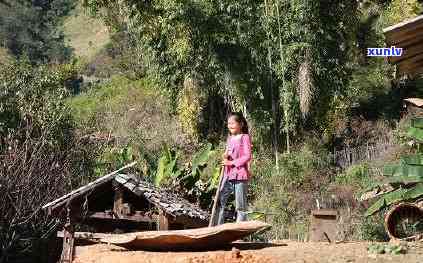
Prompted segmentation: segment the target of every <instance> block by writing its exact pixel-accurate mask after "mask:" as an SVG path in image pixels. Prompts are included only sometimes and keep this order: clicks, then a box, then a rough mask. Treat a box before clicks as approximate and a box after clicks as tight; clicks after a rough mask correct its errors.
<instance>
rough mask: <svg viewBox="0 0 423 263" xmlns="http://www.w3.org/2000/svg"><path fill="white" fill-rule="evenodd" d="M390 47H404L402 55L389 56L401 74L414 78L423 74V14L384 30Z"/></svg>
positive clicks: (389, 59)
mask: <svg viewBox="0 0 423 263" xmlns="http://www.w3.org/2000/svg"><path fill="white" fill-rule="evenodd" d="M383 33H384V35H385V42H386V44H387V46H388V47H392V46H395V47H396V48H402V49H403V53H402V56H399V57H394V56H393V57H388V61H389V62H390V63H392V64H395V65H396V66H397V73H398V75H399V76H404V75H407V76H408V77H410V78H414V77H417V76H420V75H422V74H423V15H420V16H418V17H416V18H413V19H410V20H407V21H404V22H401V23H399V24H396V25H393V26H390V27H388V28H385V29H384V30H383Z"/></svg>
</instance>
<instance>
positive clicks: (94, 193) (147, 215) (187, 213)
mask: <svg viewBox="0 0 423 263" xmlns="http://www.w3.org/2000/svg"><path fill="white" fill-rule="evenodd" d="M43 209H45V210H46V211H48V214H49V215H51V216H54V217H57V218H61V219H64V220H65V222H66V224H65V225H64V228H63V231H59V232H58V236H59V237H63V249H62V254H61V259H60V262H71V261H72V258H73V254H74V245H75V244H74V242H75V240H74V235H73V233H74V231H75V227H76V226H77V227H78V228H79V230H81V229H83V230H85V231H89V232H92V233H125V232H133V231H142V230H154V229H157V230H176V229H189V228H197V227H203V226H207V225H208V218H209V214H208V213H207V212H205V211H203V210H201V209H200V208H199V207H197V206H195V205H193V204H191V203H190V202H188V201H187V200H185V199H183V198H181V197H179V196H177V195H175V194H173V193H170V192H168V191H165V190H162V189H158V188H156V187H154V186H153V185H151V184H149V183H147V182H145V181H143V180H141V179H140V178H139V177H138V176H136V175H130V174H113V173H112V174H109V175H106V176H103V177H101V178H99V179H97V180H95V181H93V182H91V183H89V184H87V185H85V186H82V187H80V188H78V189H76V190H74V191H72V192H70V193H68V194H66V195H64V196H62V197H60V198H58V199H56V200H54V201H52V202H50V203H48V204H46V205H44V206H43Z"/></svg>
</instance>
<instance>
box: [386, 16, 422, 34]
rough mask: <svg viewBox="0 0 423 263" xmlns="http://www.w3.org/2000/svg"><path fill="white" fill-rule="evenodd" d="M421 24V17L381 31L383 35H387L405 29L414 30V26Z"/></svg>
mask: <svg viewBox="0 0 423 263" xmlns="http://www.w3.org/2000/svg"><path fill="white" fill-rule="evenodd" d="M421 23H423V15H420V16H417V17H415V18H412V19H408V20H405V21H402V22H401V23H398V24H395V25H393V26H389V27H386V28H384V29H383V33H384V34H387V33H393V32H398V31H401V30H404V28H405V27H408V28H414V27H415V26H416V25H419V24H421Z"/></svg>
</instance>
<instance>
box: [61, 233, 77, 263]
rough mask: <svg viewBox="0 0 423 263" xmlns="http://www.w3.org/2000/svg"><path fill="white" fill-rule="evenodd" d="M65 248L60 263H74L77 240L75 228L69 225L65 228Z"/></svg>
mask: <svg viewBox="0 0 423 263" xmlns="http://www.w3.org/2000/svg"><path fill="white" fill-rule="evenodd" d="M62 233H63V248H62V254H61V256H60V260H59V263H72V261H73V255H74V248H75V238H74V232H73V226H71V225H67V226H65V227H64V228H63V232H62Z"/></svg>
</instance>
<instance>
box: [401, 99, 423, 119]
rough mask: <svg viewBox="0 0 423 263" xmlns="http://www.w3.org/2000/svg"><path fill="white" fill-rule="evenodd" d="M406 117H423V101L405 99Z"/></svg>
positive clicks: (404, 115)
mask: <svg viewBox="0 0 423 263" xmlns="http://www.w3.org/2000/svg"><path fill="white" fill-rule="evenodd" d="M404 110H405V111H404V113H403V116H402V117H403V118H404V117H407V116H408V117H423V99H420V98H407V99H404Z"/></svg>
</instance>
